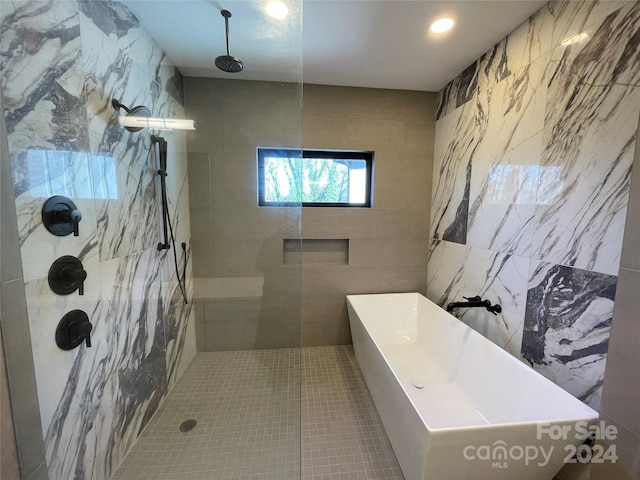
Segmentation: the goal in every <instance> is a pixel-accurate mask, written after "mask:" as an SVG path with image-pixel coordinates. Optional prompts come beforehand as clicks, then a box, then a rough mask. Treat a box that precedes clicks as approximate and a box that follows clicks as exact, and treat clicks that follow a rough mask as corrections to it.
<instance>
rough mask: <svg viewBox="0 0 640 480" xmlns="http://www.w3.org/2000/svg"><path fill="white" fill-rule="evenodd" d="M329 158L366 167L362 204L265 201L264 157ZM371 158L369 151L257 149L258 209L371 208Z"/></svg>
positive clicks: (371, 153) (372, 153) (371, 152)
mask: <svg viewBox="0 0 640 480" xmlns="http://www.w3.org/2000/svg"><path fill="white" fill-rule="evenodd" d="M300 153H302V158H303V159H305V158H325V159H326V158H331V159H336V160H364V161H365V162H366V164H367V166H366V185H365V188H366V191H365V202H364V203H351V202H339V203H338V202H268V201H266V200H265V198H264V195H265V187H264V160H265V157H267V156H269V157H273V156H280V157H282V158H296V157H300ZM373 156H374V152H373V151H370V150H318V149H307V148H304V149H303V148H279V147H258V148H257V159H258V206H260V207H300V206H302V207H331V208H333V207H340V208H371V206H372V204H373V202H372V198H371V197H372V195H373Z"/></svg>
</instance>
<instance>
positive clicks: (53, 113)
mask: <svg viewBox="0 0 640 480" xmlns="http://www.w3.org/2000/svg"><path fill="white" fill-rule="evenodd" d="M7 3H9V2H3V6H2V7H3V16H2V23H1V24H0V59H1V60H0V70H1V71H2V79H1V82H2V83H1V85H2V92H3V102H4V108H5V112H4V115H5V121H6V128H7V136H8V138H7V139H8V144H9V150H10V151H11V152H16V151H21V150H26V149H29V148H43V149H52V150H70V151H73V150H75V151H86V150H87V148H88V135H87V126H86V111H85V99H84V75H83V71H82V54H81V42H80V26H79V20H78V7H77V3H76V2H71V1H65V2H50V3H48V4H45V3H43V2H36V1H16V2H10V4H9V5H7V7H8V11H7V12H5V11H4V9H5V4H7ZM27 47H28V48H27Z"/></svg>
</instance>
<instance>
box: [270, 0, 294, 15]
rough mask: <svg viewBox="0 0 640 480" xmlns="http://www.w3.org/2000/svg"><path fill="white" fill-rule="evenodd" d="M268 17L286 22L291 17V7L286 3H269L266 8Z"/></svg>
mask: <svg viewBox="0 0 640 480" xmlns="http://www.w3.org/2000/svg"><path fill="white" fill-rule="evenodd" d="M265 11H266V12H267V15H269V16H270V17H271V18H275V19H277V20H284V19H285V18H287V15H289V7H287V5H286V4H285V3H284V2H280V1H278V0H276V1H273V2H269V3H267V6H266V7H265Z"/></svg>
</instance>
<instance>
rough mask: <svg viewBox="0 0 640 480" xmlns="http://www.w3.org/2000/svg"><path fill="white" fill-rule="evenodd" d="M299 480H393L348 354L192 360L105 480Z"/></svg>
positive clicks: (380, 432)
mask: <svg viewBox="0 0 640 480" xmlns="http://www.w3.org/2000/svg"><path fill="white" fill-rule="evenodd" d="M301 385H302V388H301ZM300 410H301V411H300ZM187 419H195V420H197V422H198V423H197V426H196V427H195V428H194V429H193V430H191V431H190V432H186V433H182V432H180V430H179V427H180V424H181V423H182V422H183V421H184V420H187ZM300 435H302V442H300ZM300 445H302V452H301V451H300ZM300 478H302V479H308V480H324V479H330V480H336V479H340V480H346V479H349V480H383V479H384V480H402V479H403V476H402V473H401V471H400V467H399V466H398V463H397V461H396V458H395V455H394V453H393V450H392V449H391V445H390V444H389V440H388V438H387V436H386V434H385V431H384V428H383V427H382V423H381V422H380V418H379V417H378V413H377V411H376V409H375V406H374V405H373V401H372V400H371V396H370V395H369V391H368V390H367V387H366V385H365V383H364V379H363V378H362V375H361V373H360V370H359V368H358V366H357V363H356V360H355V357H354V356H353V350H352V348H351V346H338V347H313V348H304V349H302V350H300V349H280V350H253V351H251V350H247V351H233V352H208V353H199V354H198V355H197V356H196V358H195V360H194V361H193V362H192V364H191V365H190V366H189V368H188V370H187V371H186V372H185V374H184V375H183V377H182V378H181V379H180V380H179V382H178V384H177V385H176V386H175V388H174V389H173V390H172V391H171V393H170V394H169V395H168V397H167V399H166V400H165V402H164V403H163V404H162V406H161V407H160V409H159V410H158V412H157V414H156V415H155V416H154V418H153V419H152V420H151V422H150V424H149V426H148V427H147V428H146V429H145V431H144V432H143V433H142V435H141V436H140V438H139V439H138V442H137V443H136V445H135V446H134V448H133V449H132V451H131V452H130V453H129V455H127V457H126V459H125V461H124V462H123V464H122V466H121V467H120V469H119V470H118V472H117V473H116V475H115V477H114V480H133V479H136V480H140V479H149V480H150V479H162V480H168V479H185V480H226V479H235V480H244V479H266V480H269V479H273V480H289V479H291V480H294V479H300Z"/></svg>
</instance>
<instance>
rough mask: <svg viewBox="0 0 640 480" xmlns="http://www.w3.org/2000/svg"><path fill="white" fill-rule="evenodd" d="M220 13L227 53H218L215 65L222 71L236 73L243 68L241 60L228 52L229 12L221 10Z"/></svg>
mask: <svg viewBox="0 0 640 480" xmlns="http://www.w3.org/2000/svg"><path fill="white" fill-rule="evenodd" d="M220 14H221V15H222V16H223V17H224V27H225V31H226V34H227V54H226V55H220V56H219V57H218V58H216V62H215V63H216V67H218V68H219V69H220V70H222V71H223V72H227V73H238V72H241V71H242V69H243V68H244V65H243V64H242V61H241V60H240V59H239V58H238V57H234V56H232V55H231V54H230V53H229V18H230V17H231V12H230V11H229V10H222V11H221V12H220Z"/></svg>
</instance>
